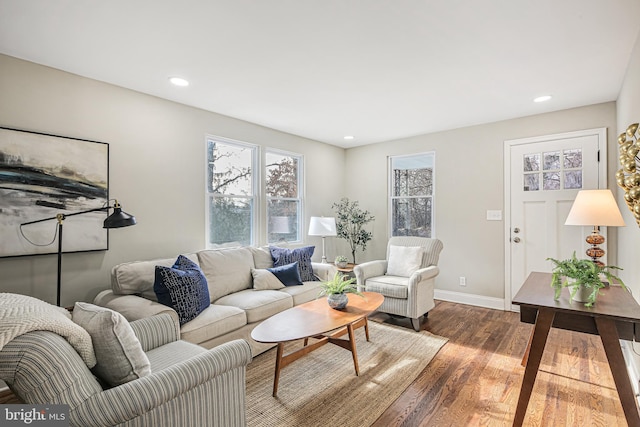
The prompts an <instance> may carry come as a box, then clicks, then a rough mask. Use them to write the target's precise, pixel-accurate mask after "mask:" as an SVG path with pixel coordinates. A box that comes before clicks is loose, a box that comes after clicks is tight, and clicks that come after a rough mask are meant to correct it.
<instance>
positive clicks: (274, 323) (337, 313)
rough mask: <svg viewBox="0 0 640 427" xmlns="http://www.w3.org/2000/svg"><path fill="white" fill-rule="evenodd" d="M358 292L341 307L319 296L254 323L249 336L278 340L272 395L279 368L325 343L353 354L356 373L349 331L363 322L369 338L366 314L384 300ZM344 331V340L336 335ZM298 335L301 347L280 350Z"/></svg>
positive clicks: (351, 335)
mask: <svg viewBox="0 0 640 427" xmlns="http://www.w3.org/2000/svg"><path fill="white" fill-rule="evenodd" d="M362 294H363V295H364V297H360V296H358V295H355V294H349V295H348V297H349V303H348V304H347V307H346V308H345V309H343V310H334V309H332V308H331V307H329V304H328V303H327V299H326V298H320V299H317V300H314V301H310V302H307V303H305V304H300V305H298V306H296V307H293V308H290V309H288V310H285V311H283V312H281V313H278V314H276V315H274V316H272V317H270V318H268V319H267V320H265V321H264V322H262V323H261V324H259V325H258V326H256V328H255V329H254V330H253V331H252V332H251V338H253V339H254V340H256V341H258V342H263V343H278V350H277V353H276V371H275V376H274V379H273V396H274V397H275V396H276V395H277V393H278V381H279V379H280V371H281V370H282V368H284V367H285V366H287V365H289V364H291V363H292V362H294V361H296V360H298V359H299V358H301V357H302V356H304V355H305V354H308V353H310V352H312V351H313V350H315V349H317V348H319V347H322V346H323V345H325V344H327V343H331V344H335V345H337V346H339V347H342V348H344V349H347V350H349V351H350V352H351V355H352V357H353V366H354V367H355V370H356V375H359V374H360V369H359V367H358V353H357V352H356V340H355V336H354V333H353V331H354V330H355V329H357V328H360V327H362V326H364V330H365V335H366V337H367V341H369V324H368V322H367V316H368V315H369V314H371V313H372V312H374V311H375V310H376V309H377V308H378V307H380V305H381V304H382V301H384V297H383V296H382V295H381V294H378V293H375V292H363V293H362ZM345 334H348V335H349V339H348V340H345V339H340V338H339V337H341V336H343V335H345ZM309 338H315V339H317V341H314V342H313V343H312V344H309ZM301 339H304V347H302V348H300V349H298V350H295V351H293V352H291V353H289V354H286V355H285V354H283V353H284V344H285V343H286V342H288V341H295V340H301Z"/></svg>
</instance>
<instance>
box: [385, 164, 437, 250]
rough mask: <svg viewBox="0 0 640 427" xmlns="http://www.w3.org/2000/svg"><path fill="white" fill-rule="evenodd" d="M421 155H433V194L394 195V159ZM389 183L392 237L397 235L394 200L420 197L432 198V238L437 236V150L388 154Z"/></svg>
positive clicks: (388, 214) (389, 228) (390, 230)
mask: <svg viewBox="0 0 640 427" xmlns="http://www.w3.org/2000/svg"><path fill="white" fill-rule="evenodd" d="M421 156H429V157H431V162H432V170H433V172H432V174H431V195H425V196H394V195H393V184H394V174H393V170H394V169H393V161H394V159H402V158H411V157H416V158H417V157H421ZM387 184H388V198H387V200H388V202H387V204H388V207H387V218H388V221H387V227H388V230H389V231H388V235H389V236H390V237H395V235H394V234H393V223H394V218H393V201H394V199H407V198H412V199H418V198H431V237H430V238H432V239H435V238H436V203H435V201H436V152H435V151H424V152H420V153H412V154H401V155H396V156H388V158H387Z"/></svg>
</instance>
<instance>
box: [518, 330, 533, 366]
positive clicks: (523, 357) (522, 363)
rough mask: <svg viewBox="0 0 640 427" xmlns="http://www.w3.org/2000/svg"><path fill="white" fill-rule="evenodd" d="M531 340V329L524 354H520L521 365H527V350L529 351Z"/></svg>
mask: <svg viewBox="0 0 640 427" xmlns="http://www.w3.org/2000/svg"><path fill="white" fill-rule="evenodd" d="M531 341H533V331H531V335H529V342H528V343H527V348H526V350H525V351H524V356H522V362H520V364H521V365H522V366H527V360H529V352H530V351H531Z"/></svg>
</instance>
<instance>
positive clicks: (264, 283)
mask: <svg viewBox="0 0 640 427" xmlns="http://www.w3.org/2000/svg"><path fill="white" fill-rule="evenodd" d="M251 275H252V276H253V289H257V290H260V291H264V290H267V289H272V290H277V289H282V288H284V284H283V283H282V282H281V281H280V280H279V279H278V278H277V277H276V276H275V274H273V273H272V272H270V271H269V270H264V269H261V268H252V269H251Z"/></svg>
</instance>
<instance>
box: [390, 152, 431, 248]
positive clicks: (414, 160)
mask: <svg viewBox="0 0 640 427" xmlns="http://www.w3.org/2000/svg"><path fill="white" fill-rule="evenodd" d="M434 166H435V153H433V152H430V153H422V154H415V155H410V156H394V157H391V158H390V159H389V169H390V174H389V175H390V176H389V185H390V191H389V194H390V196H391V197H390V201H389V206H390V209H391V213H390V215H389V218H390V219H391V235H392V236H419V237H432V236H433V235H434V230H433V188H434V187H433V183H434Z"/></svg>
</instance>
